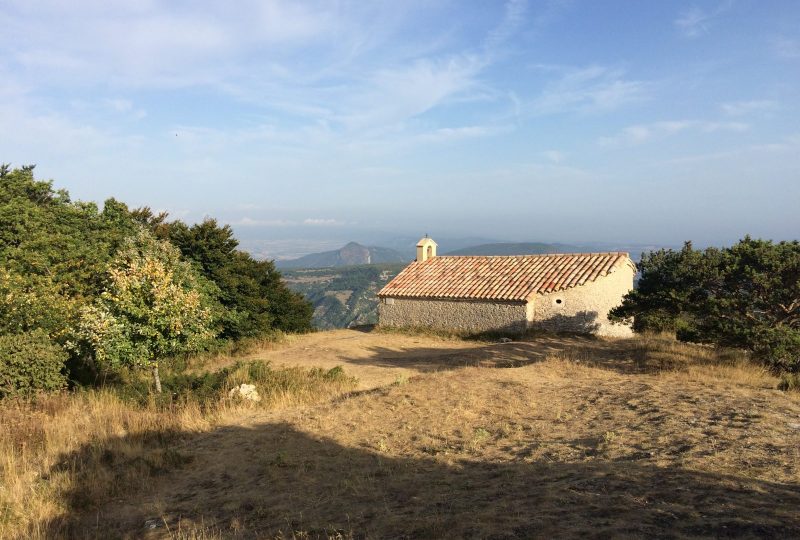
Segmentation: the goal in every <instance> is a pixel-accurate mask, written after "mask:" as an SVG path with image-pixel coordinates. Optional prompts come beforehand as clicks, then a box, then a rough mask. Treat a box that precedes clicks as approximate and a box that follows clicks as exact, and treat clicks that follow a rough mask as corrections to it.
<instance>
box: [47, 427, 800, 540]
mask: <svg viewBox="0 0 800 540" xmlns="http://www.w3.org/2000/svg"><path fill="white" fill-rule="evenodd" d="M144 437H148V436H147V435H145V436H144ZM150 438H151V443H152V445H153V448H154V451H156V450H158V451H164V450H165V448H166V450H167V451H169V452H171V453H173V454H174V455H176V456H178V457H177V458H176V460H175V462H174V466H175V467H176V468H175V469H173V470H171V471H167V470H163V469H159V468H155V469H153V470H149V469H147V468H142V466H141V460H137V461H130V460H125V459H124V457H122V456H117V455H114V454H113V450H112V449H114V448H121V447H124V443H125V437H122V438H119V439H110V440H108V441H106V442H105V443H104V444H102V445H99V447H98V445H93V446H92V447H87V448H83V449H81V450H80V451H79V452H76V453H74V454H71V455H68V456H64V459H63V460H62V461H61V465H60V466H57V467H56V469H58V468H59V467H75V468H76V469H77V472H78V477H79V479H80V481H79V482H78V484H77V485H75V486H73V488H72V489H71V490H70V493H68V494H67V497H66V500H67V501H69V507H68V509H67V514H66V515H65V516H64V518H63V519H61V520H58V521H54V522H49V523H43V524H40V526H41V530H43V531H44V535H45V536H46V537H61V536H66V537H79V538H84V537H89V538H109V537H121V538H141V537H162V536H169V535H170V534H174V532H175V531H177V530H178V529H180V530H182V531H184V532H185V531H187V530H191V529H192V528H193V527H199V528H202V529H204V530H209V529H210V530H211V532H212V533H215V534H216V535H219V536H222V537H235V538H257V537H258V538H261V537H268V538H273V537H292V535H293V534H295V535H297V536H298V537H302V538H327V537H337V538H341V537H345V538H347V537H354V538H386V537H391V538H456V537H458V538H462V537H463V538H496V539H499V538H531V537H582V536H591V537H608V538H611V537H621V536H622V537H625V536H634V537H653V536H660V537H663V536H670V537H684V536H688V537H694V536H716V537H742V536H744V537H798V536H800V514H798V512H797V509H798V508H800V488H799V487H798V486H797V485H782V484H777V483H770V482H764V481H759V480H754V479H752V478H747V477H744V476H741V477H740V476H736V477H734V476H722V475H714V474H708V473H703V472H697V471H691V470H683V469H680V468H675V467H672V468H659V467H656V466H654V465H652V464H649V463H647V462H646V461H641V460H639V461H637V460H636V459H626V460H620V461H613V460H599V459H597V460H591V461H582V462H560V463H553V462H544V461H539V462H529V461H526V460H525V455H524V454H525V452H524V451H523V452H520V455H517V456H514V458H513V459H512V460H510V461H507V462H493V463H489V462H481V461H470V460H459V461H452V462H448V461H447V460H445V459H440V457H441V456H431V457H398V456H389V455H386V454H385V453H379V452H376V451H373V450H369V449H367V448H366V447H365V448H354V447H344V446H342V445H340V444H338V443H337V442H335V441H332V440H326V439H319V438H315V437H314V436H311V435H309V434H307V433H304V432H301V431H298V430H297V429H296V428H295V427H294V426H292V425H290V424H284V423H276V424H266V425H261V426H258V427H255V428H240V427H237V428H230V427H228V428H221V429H218V430H216V431H213V432H210V433H205V434H189V433H183V434H173V435H172V436H170V437H169V438H165V437H164V436H163V434H152V435H151V436H150ZM185 454H194V455H196V456H197V457H196V459H194V461H191V462H189V460H188V459H181V458H180V456H183V455H185ZM98 456H100V458H98ZM131 474H134V475H142V474H144V475H149V476H148V477H147V478H146V481H145V482H143V484H142V486H143V487H142V488H141V490H140V491H139V492H138V493H136V492H134V493H114V494H113V495H109V497H110V498H111V499H113V501H111V500H109V501H107V502H106V503H105V504H103V505H100V506H94V505H93V503H92V501H91V500H90V499H87V497H86V494H87V493H92V492H94V491H96V489H97V486H96V483H97V482H98V479H103V478H104V479H106V480H107V481H108V482H115V481H121V479H124V478H126V477H129V476H130V475H131ZM95 503H96V501H95ZM337 535H341V536H337Z"/></svg>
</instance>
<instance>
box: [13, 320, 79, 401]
mask: <svg viewBox="0 0 800 540" xmlns="http://www.w3.org/2000/svg"><path fill="white" fill-rule="evenodd" d="M66 360H67V353H66V352H64V350H63V349H61V347H59V346H58V345H56V344H54V343H53V342H52V341H51V340H50V337H49V336H48V335H47V333H46V332H45V331H43V330H34V331H33V332H29V333H26V334H7V335H2V336H0V398H4V397H8V396H26V395H30V394H32V393H34V392H36V391H39V390H44V391H53V390H60V389H61V388H64V386H65V385H66V382H67V379H66V376H65V374H64V363H65V362H66Z"/></svg>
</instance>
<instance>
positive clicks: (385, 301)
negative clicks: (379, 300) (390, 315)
mask: <svg viewBox="0 0 800 540" xmlns="http://www.w3.org/2000/svg"><path fill="white" fill-rule="evenodd" d="M383 303H384V304H387V305H390V306H391V305H392V304H394V298H384V299H383Z"/></svg>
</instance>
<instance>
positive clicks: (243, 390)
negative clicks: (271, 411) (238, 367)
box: [228, 384, 261, 402]
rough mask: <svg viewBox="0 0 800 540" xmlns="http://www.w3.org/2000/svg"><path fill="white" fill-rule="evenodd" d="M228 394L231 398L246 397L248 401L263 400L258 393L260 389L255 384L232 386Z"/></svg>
mask: <svg viewBox="0 0 800 540" xmlns="http://www.w3.org/2000/svg"><path fill="white" fill-rule="evenodd" d="M228 395H229V396H230V397H231V398H235V397H240V398H242V399H246V400H247V401H255V402H258V401H261V396H260V395H258V390H256V386H255V385H254V384H240V385H239V386H236V387H234V388H231V391H230V392H228Z"/></svg>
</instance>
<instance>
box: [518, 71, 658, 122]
mask: <svg viewBox="0 0 800 540" xmlns="http://www.w3.org/2000/svg"><path fill="white" fill-rule="evenodd" d="M545 69H547V70H552V69H553V68H548V67H545ZM557 71H561V72H563V75H562V76H561V77H560V78H558V79H557V80H555V81H553V82H551V83H548V84H547V85H546V86H545V88H544V90H543V92H542V93H541V94H540V95H539V96H538V97H537V98H535V99H534V100H533V103H532V107H531V109H532V112H533V113H534V114H553V113H559V112H565V111H578V112H603V111H610V110H613V109H617V108H619V107H622V106H623V105H627V104H629V103H633V102H637V101H642V100H644V99H646V98H647V90H648V86H649V85H648V83H646V82H644V81H639V80H635V79H628V78H626V77H625V72H624V71H623V70H621V69H615V68H610V67H605V66H590V67H586V68H579V69H575V68H571V69H567V70H564V69H558V68H557Z"/></svg>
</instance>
